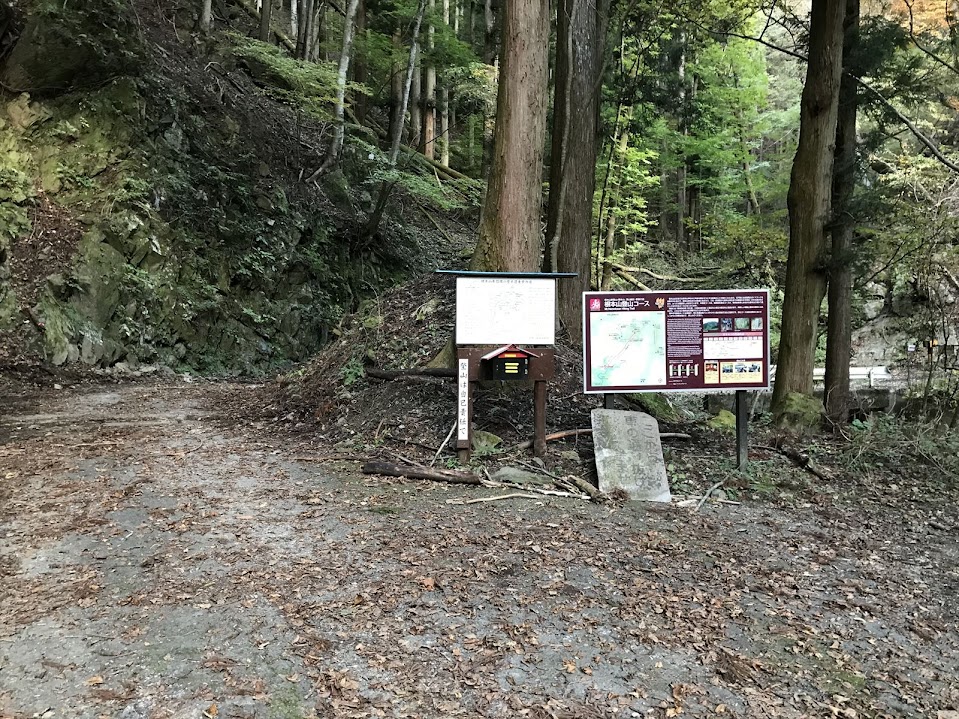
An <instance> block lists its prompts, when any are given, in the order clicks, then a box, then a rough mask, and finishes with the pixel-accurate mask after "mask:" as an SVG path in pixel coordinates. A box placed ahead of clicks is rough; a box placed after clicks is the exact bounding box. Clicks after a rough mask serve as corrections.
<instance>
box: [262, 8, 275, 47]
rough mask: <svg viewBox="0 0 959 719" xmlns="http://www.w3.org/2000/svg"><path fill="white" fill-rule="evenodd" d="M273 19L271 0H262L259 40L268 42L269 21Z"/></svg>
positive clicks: (269, 34)
mask: <svg viewBox="0 0 959 719" xmlns="http://www.w3.org/2000/svg"><path fill="white" fill-rule="evenodd" d="M272 19H273V0H263V2H262V4H261V6H260V42H270V40H271V39H272V36H273V33H271V32H270V22H271V21H272Z"/></svg>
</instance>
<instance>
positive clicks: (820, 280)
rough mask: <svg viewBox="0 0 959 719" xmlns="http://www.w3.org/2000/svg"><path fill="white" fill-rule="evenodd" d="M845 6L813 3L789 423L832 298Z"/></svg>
mask: <svg viewBox="0 0 959 719" xmlns="http://www.w3.org/2000/svg"><path fill="white" fill-rule="evenodd" d="M844 15H845V2H839V1H838V0H813V3H812V16H811V22H810V28H809V38H810V42H809V62H808V65H807V68H806V82H805V84H804V85H803V92H802V100H801V103H800V111H799V113H800V115H799V116H800V120H799V147H798V148H797V150H796V157H795V159H794V160H793V167H792V173H791V175H790V179H789V193H788V194H787V197H786V204H787V207H788V210H789V257H788V261H787V265H786V286H785V295H784V298H783V318H782V332H781V337H780V342H779V362H778V367H777V369H776V387H775V389H774V391H773V402H772V410H773V414H774V415H775V416H776V417H777V421H780V422H783V421H789V418H787V417H784V410H785V407H786V399H787V397H788V396H789V395H790V394H793V393H798V394H802V395H807V396H811V395H812V391H813V367H814V365H815V359H816V338H817V334H818V326H819V307H820V304H821V303H822V298H823V295H824V294H825V290H826V275H825V272H824V268H825V262H824V253H825V250H826V225H827V224H828V223H829V221H830V219H831V217H830V196H831V190H832V165H833V144H834V143H835V141H836V116H837V114H838V106H839V81H840V75H841V72H842V32H843V17H844Z"/></svg>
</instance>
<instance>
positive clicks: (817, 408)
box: [776, 392, 823, 433]
mask: <svg viewBox="0 0 959 719" xmlns="http://www.w3.org/2000/svg"><path fill="white" fill-rule="evenodd" d="M822 415H823V405H822V402H821V401H820V400H818V399H817V398H815V397H811V396H809V395H807V394H802V393H800V392H790V393H789V394H787V395H786V397H785V399H784V400H783V406H782V409H781V410H780V411H779V412H778V413H777V414H776V423H777V424H778V425H779V426H780V427H782V428H784V429H787V430H790V431H793V432H800V433H804V432H808V431H810V430H814V429H817V428H818V427H819V426H820V424H821V422H822Z"/></svg>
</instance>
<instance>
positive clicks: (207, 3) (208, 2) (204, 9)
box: [200, 0, 213, 32]
mask: <svg viewBox="0 0 959 719" xmlns="http://www.w3.org/2000/svg"><path fill="white" fill-rule="evenodd" d="M212 27H213V0H203V5H202V6H201V7H200V29H201V30H202V31H203V32H210V28H212Z"/></svg>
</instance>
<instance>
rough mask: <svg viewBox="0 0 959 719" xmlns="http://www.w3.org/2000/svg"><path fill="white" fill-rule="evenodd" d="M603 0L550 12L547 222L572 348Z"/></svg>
mask: <svg viewBox="0 0 959 719" xmlns="http://www.w3.org/2000/svg"><path fill="white" fill-rule="evenodd" d="M607 7H608V5H607V4H606V3H605V2H604V0H599V2H591V1H590V0H563V1H562V2H561V3H560V4H559V7H558V11H557V42H556V47H557V53H556V55H557V56H556V85H555V87H556V89H555V100H554V103H553V143H552V159H551V162H550V193H549V206H548V210H547V220H546V237H547V238H549V250H550V254H551V262H550V266H551V267H553V268H555V270H556V271H558V272H575V273H576V275H577V276H576V277H575V278H574V279H568V280H563V281H562V282H560V283H559V285H558V286H557V303H558V311H559V318H560V321H561V322H562V324H563V326H564V327H565V328H566V330H567V331H568V332H569V335H570V338H571V339H572V340H573V341H574V342H578V341H579V338H580V334H581V332H582V314H583V311H582V301H583V300H582V293H583V292H585V291H586V290H588V289H589V287H590V282H589V279H590V278H589V273H590V267H589V265H590V263H589V253H590V241H591V238H592V226H593V223H592V217H593V194H594V192H595V189H596V169H595V168H596V155H597V151H598V140H599V136H598V134H597V121H598V118H599V97H600V92H599V83H600V72H601V71H602V61H603V45H604V40H605V37H606V21H605V18H606V14H607V11H606V8H607Z"/></svg>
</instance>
